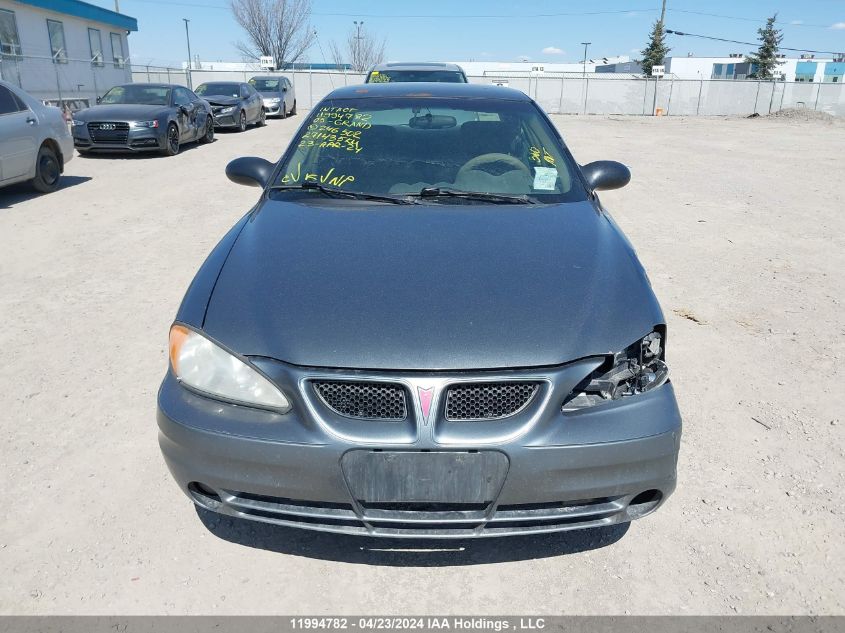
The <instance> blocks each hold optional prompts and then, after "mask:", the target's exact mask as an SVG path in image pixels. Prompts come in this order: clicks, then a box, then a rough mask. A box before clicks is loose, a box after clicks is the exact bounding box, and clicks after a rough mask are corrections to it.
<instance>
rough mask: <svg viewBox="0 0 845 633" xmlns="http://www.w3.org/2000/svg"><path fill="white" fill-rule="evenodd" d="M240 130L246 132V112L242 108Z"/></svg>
mask: <svg viewBox="0 0 845 633" xmlns="http://www.w3.org/2000/svg"><path fill="white" fill-rule="evenodd" d="M238 132H246V112H244V111H243V110H241V118H240V119H239V120H238Z"/></svg>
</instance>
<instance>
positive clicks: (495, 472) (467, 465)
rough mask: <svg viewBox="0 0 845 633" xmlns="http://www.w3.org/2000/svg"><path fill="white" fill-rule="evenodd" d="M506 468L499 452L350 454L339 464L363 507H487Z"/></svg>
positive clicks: (385, 452) (498, 487)
mask: <svg viewBox="0 0 845 633" xmlns="http://www.w3.org/2000/svg"><path fill="white" fill-rule="evenodd" d="M508 465H509V462H508V458H507V456H506V455H505V454H504V453H500V452H498V451H372V450H354V451H349V452H348V453H346V454H345V455H344V456H343V458H342V459H341V467H342V469H343V475H344V477H345V478H346V482H347V485H348V486H349V490H350V491H351V492H352V495H353V497H355V499H356V500H358V501H359V502H363V503H443V504H448V503H454V504H479V503H490V502H492V501H494V500H495V499H496V497H497V496H498V494H499V491H500V490H501V488H502V485H503V483H504V481H505V477H506V476H507V472H508Z"/></svg>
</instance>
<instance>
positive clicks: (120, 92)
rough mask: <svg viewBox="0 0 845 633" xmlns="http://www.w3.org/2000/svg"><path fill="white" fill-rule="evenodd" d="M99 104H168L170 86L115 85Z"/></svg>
mask: <svg viewBox="0 0 845 633" xmlns="http://www.w3.org/2000/svg"><path fill="white" fill-rule="evenodd" d="M100 103H101V104H116V103H132V104H138V105H168V104H169V103H170V88H167V87H166V86H145V85H143V84H135V85H131V86H115V87H114V88H112V89H111V90H109V91H108V92H107V93H106V94H104V95H103V97H102V98H101V99H100Z"/></svg>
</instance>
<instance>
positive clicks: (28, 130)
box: [0, 81, 73, 193]
mask: <svg viewBox="0 0 845 633" xmlns="http://www.w3.org/2000/svg"><path fill="white" fill-rule="evenodd" d="M71 158H73V138H72V137H71V135H70V131H69V130H68V126H67V123H65V120H64V117H62V112H61V110H59V109H58V108H54V107H52V106H45V105H43V104H42V103H41V102H40V101H38V100H37V99H34V98H32V97H31V96H30V95H28V94H27V93H25V92H24V91H23V90H21V89H19V88H16V87H15V86H13V85H11V84H9V83H7V82H5V81H0V187H5V186H6V185H12V184H14V183H17V182H27V181H28V182H29V183H30V184H31V185H32V186H33V188H34V189H35V190H36V191H40V192H42V193H48V192H50V191H55V190H56V189H58V187H59V180H60V178H61V175H62V172H63V171H64V168H65V163H67V161H69V160H70V159H71Z"/></svg>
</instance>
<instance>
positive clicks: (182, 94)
mask: <svg viewBox="0 0 845 633" xmlns="http://www.w3.org/2000/svg"><path fill="white" fill-rule="evenodd" d="M173 105H174V106H175V107H176V116H177V120H178V121H179V140H180V141H191V140H193V139H194V138H196V118H197V113H196V108H195V107H194V104H192V103H191V96H190V93H189V92H188V90H187V88H181V87H178V88H174V89H173Z"/></svg>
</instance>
